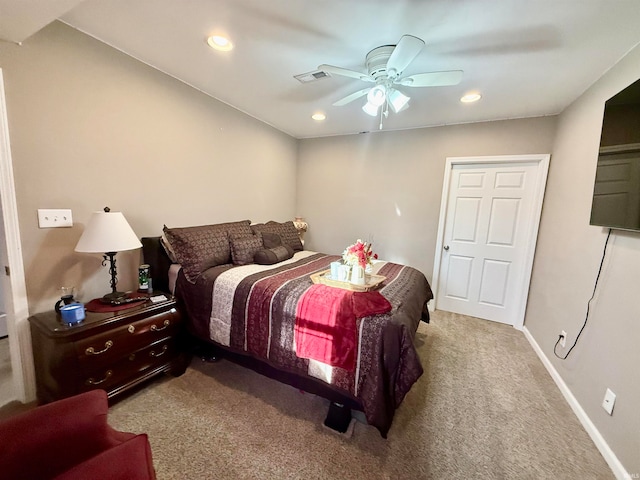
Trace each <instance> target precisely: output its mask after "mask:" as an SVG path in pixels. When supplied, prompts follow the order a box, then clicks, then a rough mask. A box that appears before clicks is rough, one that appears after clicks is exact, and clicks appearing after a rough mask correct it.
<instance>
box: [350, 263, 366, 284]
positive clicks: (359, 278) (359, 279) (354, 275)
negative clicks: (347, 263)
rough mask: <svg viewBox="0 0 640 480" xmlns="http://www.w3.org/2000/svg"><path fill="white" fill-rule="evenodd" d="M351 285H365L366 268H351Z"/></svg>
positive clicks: (356, 266) (358, 266)
mask: <svg viewBox="0 0 640 480" xmlns="http://www.w3.org/2000/svg"><path fill="white" fill-rule="evenodd" d="M351 283H353V284H354V285H364V268H362V267H361V266H360V265H354V266H353V267H351Z"/></svg>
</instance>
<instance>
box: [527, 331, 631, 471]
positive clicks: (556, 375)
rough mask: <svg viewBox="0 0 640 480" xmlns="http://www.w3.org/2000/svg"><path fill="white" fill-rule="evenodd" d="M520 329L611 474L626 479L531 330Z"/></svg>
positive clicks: (615, 459)
mask: <svg viewBox="0 0 640 480" xmlns="http://www.w3.org/2000/svg"><path fill="white" fill-rule="evenodd" d="M522 331H523V333H524V336H525V337H526V339H527V340H528V341H529V343H530V344H531V346H532V347H533V350H534V351H535V352H536V354H537V355H538V357H539V358H540V360H541V361H542V364H543V365H544V366H545V368H546V369H547V371H548V372H549V375H551V378H553V381H554V382H556V385H557V386H558V388H559V389H560V392H562V395H563V396H564V398H565V400H566V401H567V403H568V404H569V406H570V407H571V410H573V413H575V414H576V417H578V420H580V423H581V424H582V426H583V427H584V429H585V430H586V431H587V433H588V434H589V436H590V437H591V440H593V443H595V445H596V448H597V449H598V450H599V451H600V453H601V454H602V456H603V457H604V459H605V461H606V462H607V464H608V465H609V468H611V470H612V471H613V474H614V475H615V476H616V478H617V479H618V480H628V479H629V478H631V476H630V475H629V473H628V472H627V471H626V470H625V468H624V466H623V465H622V463H620V460H618V457H616V454H615V453H613V450H611V447H609V444H608V443H607V442H606V441H605V439H604V438H603V437H602V435H601V434H600V432H599V431H598V429H597V428H596V426H595V425H594V424H593V422H592V421H591V419H590V418H589V416H588V415H587V412H585V411H584V409H583V408H582V406H581V405H580V403H579V402H578V400H577V399H576V397H575V396H574V395H573V393H571V390H570V389H569V387H568V386H567V384H566V383H565V382H564V380H563V379H562V377H561V376H560V374H559V373H558V371H557V370H556V369H555V367H554V366H553V364H552V363H551V361H550V360H549V359H548V358H547V356H546V355H545V354H544V352H543V351H542V349H541V348H540V345H538V342H536V340H535V339H534V338H533V335H531V332H529V330H528V329H527V327H526V326H525V327H523V328H522Z"/></svg>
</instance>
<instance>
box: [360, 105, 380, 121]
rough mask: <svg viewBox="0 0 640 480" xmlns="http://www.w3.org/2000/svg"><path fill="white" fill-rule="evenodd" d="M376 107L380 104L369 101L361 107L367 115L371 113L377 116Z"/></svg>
mask: <svg viewBox="0 0 640 480" xmlns="http://www.w3.org/2000/svg"><path fill="white" fill-rule="evenodd" d="M378 108H380V105H374V104H373V103H371V102H367V103H365V104H364V106H363V107H362V111H363V112H364V113H366V114H367V115H371V116H372V117H377V116H378Z"/></svg>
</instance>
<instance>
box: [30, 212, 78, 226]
mask: <svg viewBox="0 0 640 480" xmlns="http://www.w3.org/2000/svg"><path fill="white" fill-rule="evenodd" d="M38 227H40V228H56V227H73V218H72V217H71V210H70V209H57V210H54V209H46V208H39V209H38Z"/></svg>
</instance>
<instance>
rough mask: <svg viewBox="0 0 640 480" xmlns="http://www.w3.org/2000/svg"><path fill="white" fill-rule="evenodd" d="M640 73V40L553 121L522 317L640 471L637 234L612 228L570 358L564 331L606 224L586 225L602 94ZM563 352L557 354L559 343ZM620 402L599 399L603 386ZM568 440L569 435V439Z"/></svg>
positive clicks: (578, 307) (575, 314)
mask: <svg viewBox="0 0 640 480" xmlns="http://www.w3.org/2000/svg"><path fill="white" fill-rule="evenodd" d="M638 78H640V48H636V49H635V50H634V51H632V52H631V53H630V54H629V55H628V56H627V57H625V58H624V59H623V60H622V61H621V62H619V63H618V65H616V66H615V67H614V68H613V69H611V70H610V71H609V72H608V73H607V74H606V75H605V76H604V77H603V78H601V79H600V80H599V81H598V82H596V84H594V85H593V86H592V87H591V88H590V89H589V90H588V91H587V92H586V93H584V94H583V95H582V96H581V97H580V98H579V99H578V100H576V101H575V102H574V104H573V105H571V106H570V107H569V108H568V109H566V110H565V111H564V112H563V113H562V115H560V118H559V122H558V130H557V134H556V141H555V144H554V147H553V157H552V161H551V168H550V170H549V179H548V182H547V191H546V197H545V201H544V207H543V212H542V221H541V225H540V231H539V238H538V247H537V251H536V257H535V262H534V269H533V279H532V282H531V288H530V294H529V303H528V308H527V314H526V320H525V326H526V328H527V329H528V330H529V331H530V332H531V334H532V335H533V336H534V338H535V340H536V341H537V343H538V344H539V345H540V347H541V348H542V350H543V351H544V353H545V355H546V356H547V357H548V358H549V359H550V360H551V361H552V363H553V365H554V367H555V368H556V369H557V371H558V372H559V373H560V375H561V376H562V378H563V379H564V381H565V382H566V384H567V385H568V387H569V388H570V389H571V391H572V393H573V394H574V395H575V397H576V398H577V400H578V402H579V403H580V405H581V406H582V407H583V408H584V410H585V411H586V413H587V415H588V416H589V418H590V419H591V420H592V422H593V423H594V424H595V426H596V428H597V429H598V430H599V431H600V433H601V434H602V435H603V437H604V439H605V441H606V442H607V443H608V444H609V446H610V447H611V448H612V449H613V451H614V453H615V454H616V455H617V457H618V459H619V460H620V461H621V462H622V464H623V465H624V467H625V468H626V470H627V472H629V473H630V474H636V475H638V474H639V473H640V413H639V411H638V399H640V373H639V371H638V369H639V367H640V347H639V346H638V342H639V340H640V302H638V291H639V290H638V289H639V287H640V276H639V273H638V272H640V234H638V233H624V232H621V231H614V232H613V234H612V236H611V240H610V245H609V249H608V252H607V260H606V262H605V264H604V267H603V270H602V275H601V278H600V283H599V287H598V292H597V294H596V297H595V299H594V301H593V303H592V305H591V313H590V319H589V322H588V324H587V326H586V328H585V330H584V333H583V334H582V337H581V338H580V341H579V342H578V344H577V346H576V347H575V348H574V350H573V352H572V353H571V355H570V356H569V358H568V359H567V360H564V361H562V360H559V359H557V358H556V357H555V356H554V354H553V345H554V344H555V342H556V340H557V338H558V334H559V333H560V331H561V330H566V331H567V333H568V345H571V344H572V343H573V341H574V339H575V337H576V335H577V334H578V331H579V330H580V327H581V326H582V324H583V322H584V319H585V313H586V308H587V301H588V300H589V298H590V297H591V294H592V291H593V287H594V282H595V278H596V274H597V271H598V267H599V264H600V260H601V258H602V252H603V247H604V242H605V238H606V234H607V230H606V229H604V228H601V227H591V226H589V213H590V210H591V195H592V193H593V183H594V178H595V171H596V161H597V157H598V147H599V142H600V128H601V124H602V115H603V109H604V102H605V100H607V99H608V98H609V97H611V96H612V95H614V94H615V93H617V92H618V91H620V90H622V89H623V88H625V87H626V86H627V85H629V84H630V83H632V82H633V81H635V80H637V79H638ZM560 353H563V352H562V351H560ZM607 387H608V388H611V390H613V391H614V392H615V393H616V395H617V401H616V405H615V409H614V413H613V415H612V416H609V415H608V414H607V413H606V412H605V411H604V410H603V409H602V408H601V406H600V405H601V403H602V400H603V398H604V394H605V390H606V388H607ZM568 441H570V439H568Z"/></svg>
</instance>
